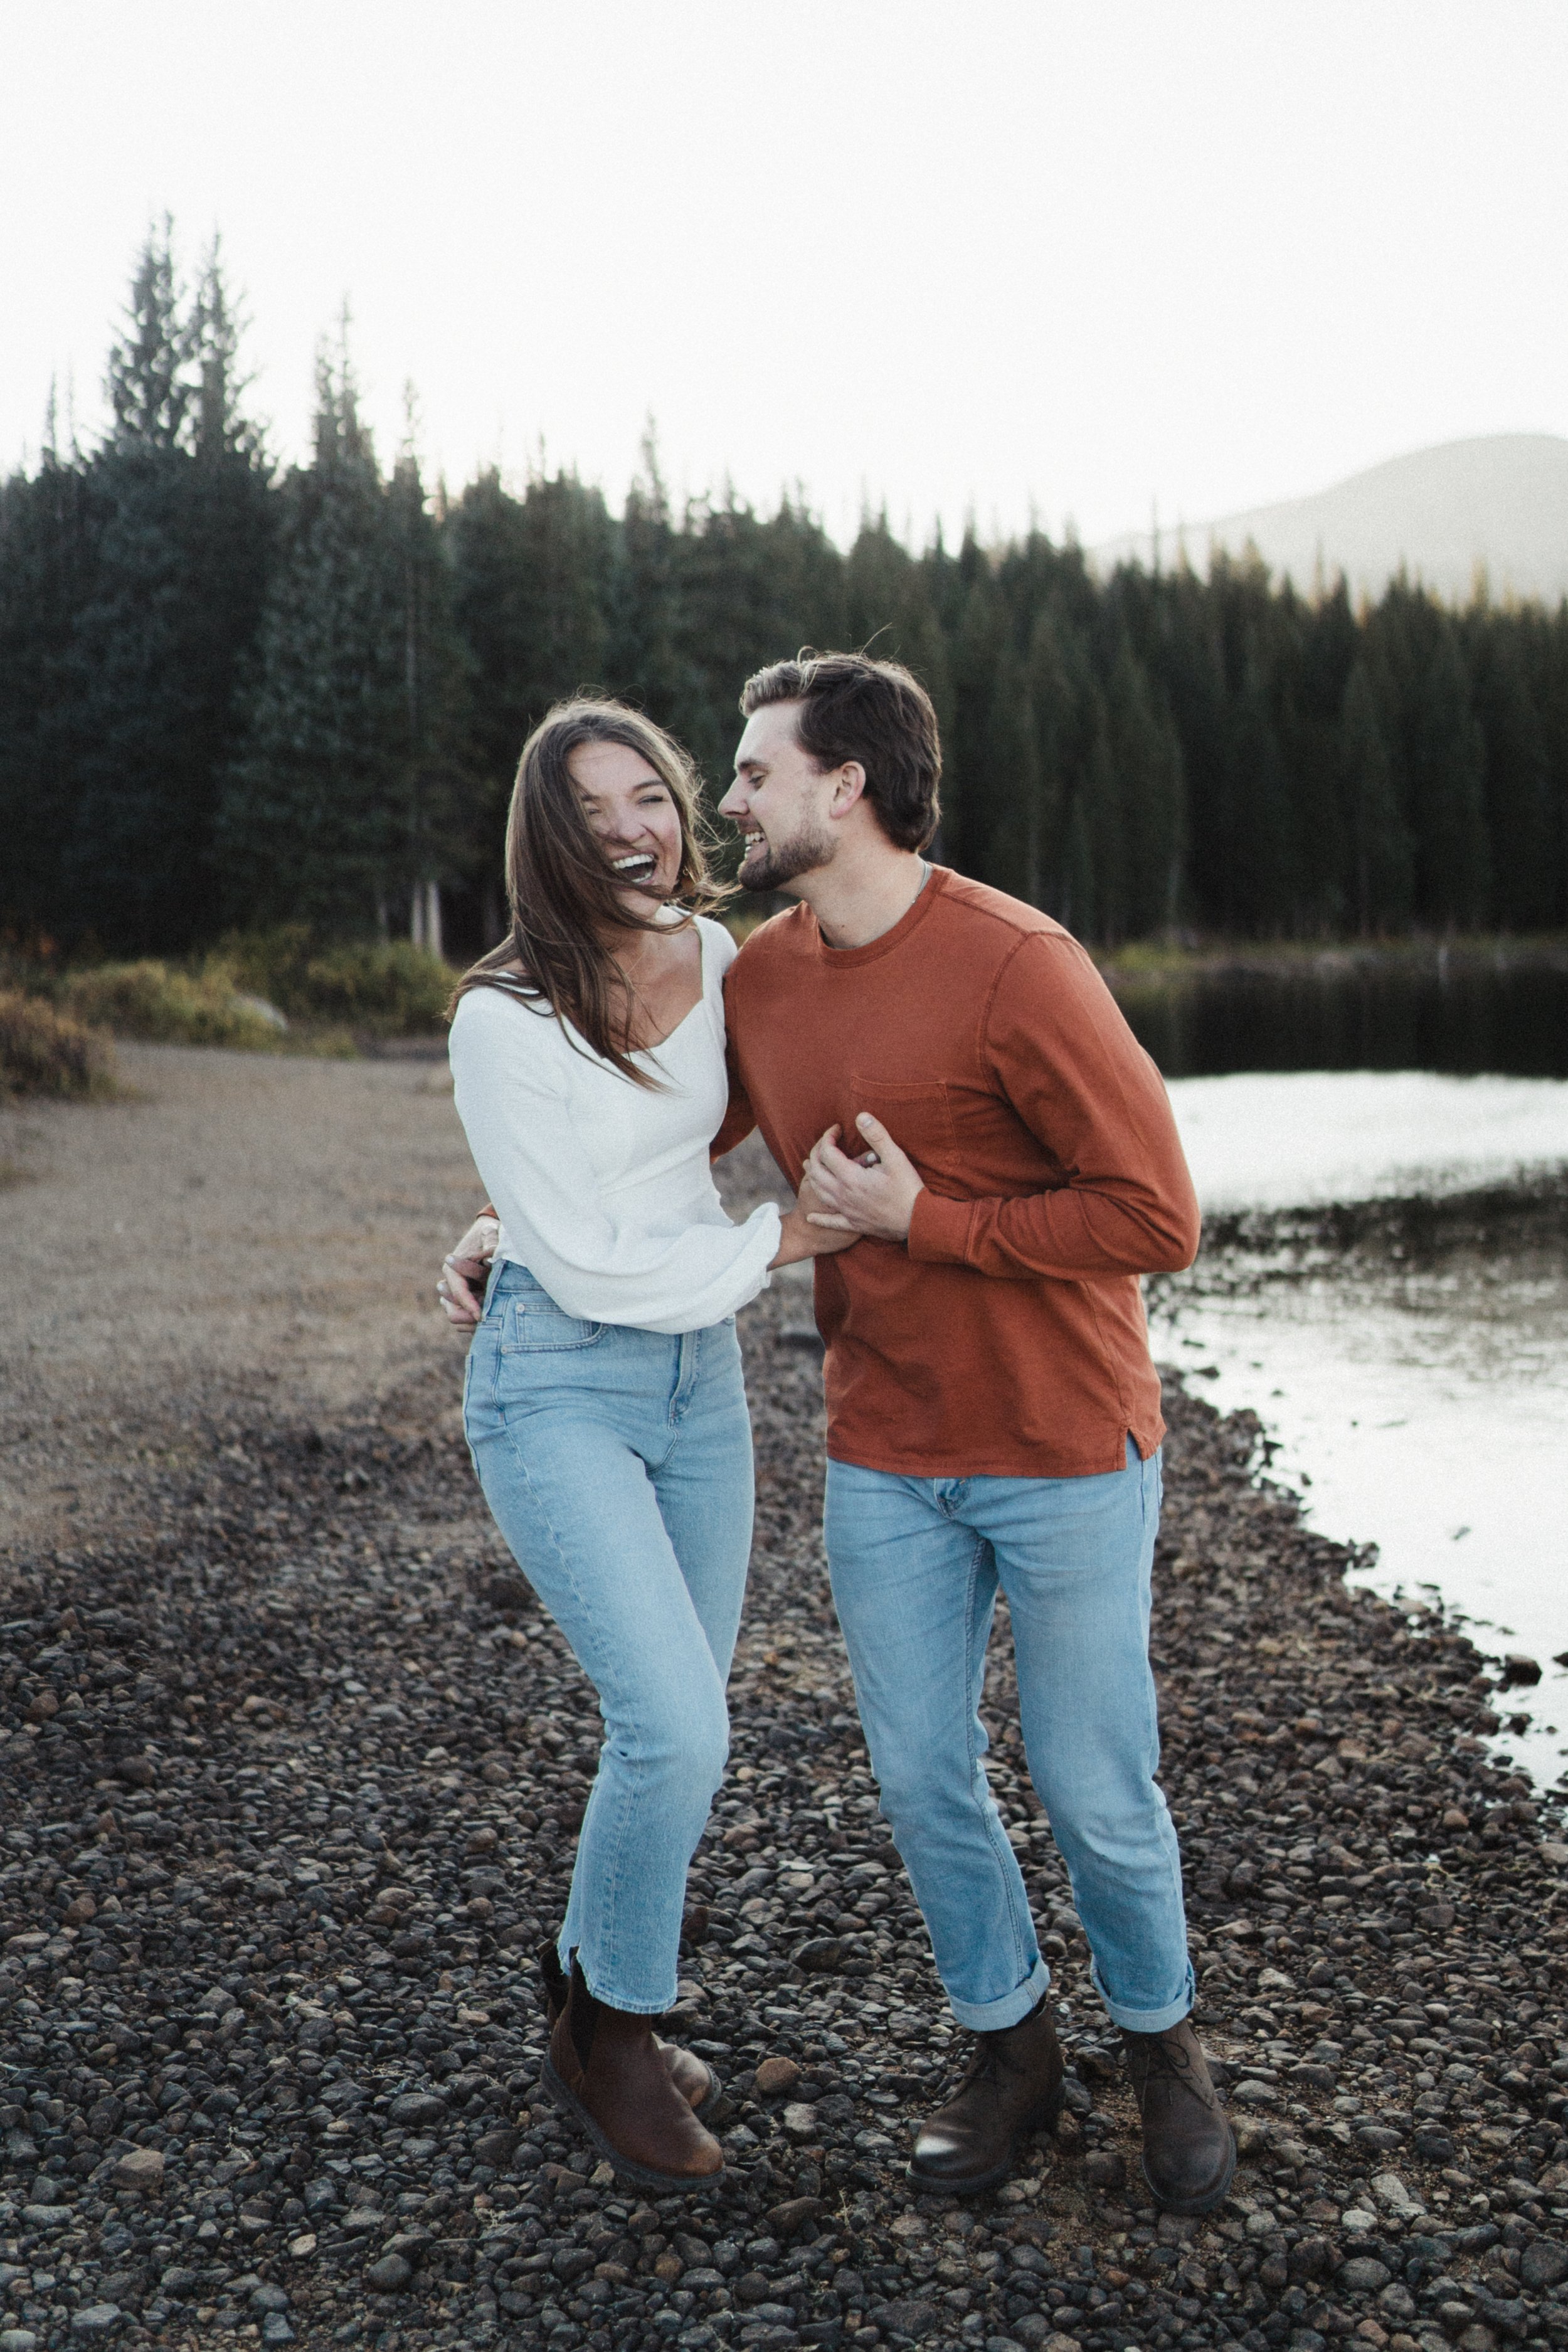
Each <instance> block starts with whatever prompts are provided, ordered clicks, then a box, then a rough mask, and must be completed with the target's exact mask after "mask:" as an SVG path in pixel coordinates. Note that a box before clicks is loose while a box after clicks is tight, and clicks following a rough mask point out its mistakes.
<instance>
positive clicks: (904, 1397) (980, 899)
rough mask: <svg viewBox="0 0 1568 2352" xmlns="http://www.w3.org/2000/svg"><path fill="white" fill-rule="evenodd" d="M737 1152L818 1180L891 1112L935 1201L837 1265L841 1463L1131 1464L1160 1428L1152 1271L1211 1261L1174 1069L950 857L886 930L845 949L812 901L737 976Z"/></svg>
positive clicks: (1069, 1473) (892, 1467)
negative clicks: (763, 1149)
mask: <svg viewBox="0 0 1568 2352" xmlns="http://www.w3.org/2000/svg"><path fill="white" fill-rule="evenodd" d="M724 1004H725V1020H726V1024H727V1028H728V1032H729V1050H730V1058H731V1103H730V1111H729V1115H728V1117H727V1118H726V1119H725V1122H724V1125H723V1127H722V1128H721V1130H720V1133H719V1135H718V1137H717V1138H716V1139H715V1141H714V1147H713V1148H714V1150H715V1153H718V1152H721V1151H725V1150H731V1148H732V1147H733V1146H734V1145H735V1144H736V1143H738V1142H739V1141H740V1140H741V1139H742V1136H743V1135H745V1134H746V1133H748V1132H749V1131H750V1129H751V1128H752V1125H753V1124H755V1125H757V1126H760V1128H761V1129H762V1132H763V1138H764V1139H765V1141H766V1143H767V1146H768V1149H769V1150H770V1151H771V1152H772V1153H773V1158H774V1159H775V1160H777V1161H778V1163H779V1166H780V1167H781V1168H782V1169H784V1171H785V1172H786V1173H787V1174H788V1175H789V1176H790V1177H791V1178H792V1180H794V1179H796V1178H798V1175H799V1172H800V1169H801V1165H802V1162H803V1161H804V1160H805V1156H806V1154H807V1152H808V1151H809V1150H810V1149H811V1147H812V1145H813V1144H814V1143H815V1142H816V1139H817V1137H818V1136H819V1135H821V1134H822V1132H823V1131H824V1129H826V1128H828V1127H830V1126H832V1125H833V1124H834V1122H835V1121H837V1122H838V1123H839V1124H840V1125H841V1126H842V1127H843V1129H844V1130H845V1134H846V1137H847V1138H848V1137H851V1136H853V1134H854V1125H853V1122H854V1119H855V1117H856V1114H857V1113H858V1112H859V1111H862V1110H868V1111H871V1112H873V1113H874V1114H875V1116H876V1117H877V1118H879V1119H880V1120H881V1121H882V1122H883V1124H884V1126H885V1127H886V1128H887V1129H888V1130H889V1134H890V1135H891V1136H892V1137H893V1138H894V1139H895V1141H896V1142H898V1143H899V1144H900V1146H901V1147H902V1149H903V1150H905V1151H907V1152H908V1153H909V1155H910V1159H911V1160H913V1161H914V1163H915V1166H916V1168H917V1169H918V1170H919V1171H920V1174H921V1177H922V1179H923V1180H924V1182H925V1186H926V1190H925V1191H924V1192H921V1195H920V1198H919V1200H918V1201H917V1202H916V1204H915V1212H914V1219H913V1223H911V1225H910V1234H909V1240H908V1244H907V1245H906V1244H903V1243H892V1242H883V1241H872V1240H863V1241H860V1242H858V1243H857V1244H856V1246H855V1247H854V1248H853V1249H851V1250H847V1251H845V1252H844V1253H843V1254H842V1255H839V1256H837V1257H823V1258H818V1259H817V1260H816V1319H817V1324H818V1327H819V1328H820V1330H821V1332H822V1336H823V1339H824V1341H825V1342H826V1368H825V1377H826V1390H827V1410H828V1438H827V1446H828V1452H829V1453H830V1454H833V1455H834V1456H835V1457H836V1458H837V1460H839V1461H843V1462H856V1463H861V1464H863V1465H866V1466H867V1467H868V1468H869V1469H874V1470H889V1471H895V1472H900V1473H903V1474H906V1475H916V1476H921V1477H949V1478H957V1477H965V1476H971V1477H973V1476H982V1475H989V1476H994V1477H1026V1478H1062V1477H1081V1476H1085V1475H1092V1474H1094V1473H1097V1472H1103V1471H1110V1470H1119V1469H1120V1468H1121V1466H1122V1464H1123V1462H1124V1461H1125V1459H1126V1442H1127V1438H1128V1436H1129V1435H1131V1438H1132V1439H1133V1441H1134V1443H1135V1444H1136V1445H1137V1447H1138V1450H1139V1453H1140V1454H1143V1455H1145V1456H1147V1455H1148V1454H1151V1453H1152V1451H1153V1450H1154V1448H1155V1446H1156V1445H1158V1444H1159V1443H1160V1440H1161V1438H1162V1437H1163V1433H1164V1423H1163V1419H1162V1417H1161V1412H1160V1382H1159V1376H1158V1374H1157V1373H1156V1372H1155V1370H1154V1367H1153V1364H1152V1360H1151V1359H1150V1354H1149V1340H1148V1330H1147V1326H1146V1324H1145V1321H1144V1317H1143V1302H1142V1293H1141V1290H1140V1286H1139V1276H1141V1275H1142V1274H1151V1273H1155V1272H1163V1271H1169V1270H1173V1269H1175V1268H1177V1267H1180V1266H1184V1265H1190V1264H1191V1263H1192V1260H1193V1257H1194V1255H1195V1253H1196V1250H1197V1244H1198V1208H1197V1202H1196V1199H1195V1198H1194V1192H1193V1186H1192V1180H1191V1178H1190V1176H1189V1175H1188V1173H1187V1167H1186V1162H1185V1160H1184V1158H1183V1154H1182V1147H1181V1143H1180V1141H1179V1139H1178V1138H1177V1135H1176V1128H1175V1121H1174V1119H1173V1117H1172V1114H1171V1106H1170V1102H1169V1100H1168V1098H1167V1097H1166V1094H1165V1089H1164V1086H1163V1082H1162V1080H1161V1077H1160V1074H1159V1072H1158V1071H1157V1070H1156V1069H1155V1067H1154V1065H1153V1063H1152V1061H1151V1060H1150V1059H1149V1056H1148V1055H1147V1054H1145V1053H1144V1052H1143V1050H1142V1046H1140V1045H1138V1043H1137V1041H1136V1040H1135V1039H1134V1037H1133V1035H1132V1034H1131V1030H1130V1029H1129V1028H1128V1026H1127V1024H1126V1022H1125V1021H1124V1020H1123V1019H1122V1017H1121V1013H1120V1012H1119V1011H1118V1010H1117V1007H1116V1004H1115V1002H1114V1000H1113V999H1112V997H1111V995H1110V991H1109V989H1108V988H1107V987H1106V985H1105V983H1104V982H1103V981H1102V980H1101V979H1100V974H1099V973H1098V972H1097V971H1096V970H1095V968H1094V965H1093V964H1092V962H1091V961H1090V960H1089V957H1088V956H1087V955H1086V954H1085V953H1084V951H1083V950H1082V948H1080V947H1079V944H1078V942H1077V941H1076V940H1074V939H1072V938H1071V937H1070V936H1069V935H1068V932H1066V931H1065V930H1063V929H1062V928H1061V926H1060V925H1059V924H1058V923H1054V922H1052V921H1051V919H1049V917H1048V916H1046V915H1042V914H1039V913H1037V911H1036V910H1035V908H1032V907H1026V906H1025V905H1023V904H1021V903H1020V902H1019V901H1018V900H1017V899H1014V898H1007V897H1005V895H1004V894H1003V893H1002V892H1001V891H998V890H992V889H988V888H986V887H985V886H984V884H982V883H978V882H971V881H968V880H966V879H965V878H964V877H963V876H961V875H958V874H954V873H952V871H951V870H950V869H949V868H947V867H945V866H935V867H933V868H932V870H931V877H930V879H929V880H928V881H927V883H926V886H925V887H924V889H923V890H922V891H921V893H920V896H919V897H918V898H916V899H915V901H914V903H913V905H912V906H911V907H910V909H909V911H908V913H907V914H905V915H904V916H903V917H902V919H900V921H899V922H898V923H896V924H895V925H894V926H893V928H892V929H891V930H890V931H887V932H885V933H884V934H883V935H882V937H881V938H880V939H878V940H872V941H871V942H870V944H869V945H868V946H867V947H861V948H847V949H834V948H829V947H828V946H826V944H825V942H824V940H823V939H822V935H821V932H820V931H819V930H818V929H817V924H816V918H815V916H814V915H812V913H811V912H810V910H809V909H808V908H805V907H796V908H792V909H791V911H790V912H789V913H787V914H784V915H780V916H777V917H775V918H774V919H773V921H772V922H769V923H765V924H763V926H762V928H761V929H758V930H757V931H754V932H753V933H752V937H751V938H750V939H749V940H747V942H746V944H745V946H744V947H743V948H742V950H741V952H740V954H739V956H738V957H737V958H736V960H735V962H734V963H733V965H732V966H731V971H730V973H729V977H728V980H727V982H726V986H725V999H724Z"/></svg>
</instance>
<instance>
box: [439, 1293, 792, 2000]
mask: <svg viewBox="0 0 1568 2352" xmlns="http://www.w3.org/2000/svg"><path fill="white" fill-rule="evenodd" d="M463 1421H464V1428H465V1430H466V1432H467V1434H468V1446H469V1451H470V1452H471V1454H472V1455H473V1459H474V1466H475V1468H476V1470H477V1471H478V1472H479V1483H480V1485H481V1486H483V1488H484V1494H485V1500H486V1502H487V1503H488V1504H489V1507H490V1510H491V1512H492V1513H493V1514H494V1517H495V1521H496V1525H497V1526H498V1527H499V1528H500V1531H501V1533H502V1535H503V1536H504V1537H505V1538H506V1540H507V1542H508V1544H509V1545H510V1548H511V1551H512V1555H513V1557H514V1559H516V1561H517V1564H518V1566H519V1568H521V1570H522V1572H523V1574H524V1576H526V1577H527V1579H528V1580H529V1582H530V1584H531V1585H532V1587H533V1589H534V1591H536V1592H537V1593H538V1595H539V1597H540V1599H541V1601H542V1602H543V1603H544V1606H545V1607H546V1609H548V1610H549V1612H550V1614H551V1615H552V1617H553V1618H554V1620H555V1622H556V1623H557V1624H558V1625H559V1626H560V1628H561V1630H562V1632H563V1633H564V1634H565V1636H566V1639H567V1641H568V1642H569V1643H571V1645H572V1649H573V1652H574V1654H575V1656H576V1658H577V1662H578V1664H580V1665H581V1666H582V1668H583V1671H584V1674H585V1675H587V1676H588V1679H589V1680H590V1682H591V1683H592V1684H593V1685H594V1687H595V1690H596V1691H597V1692H598V1694H599V1712H600V1714H601V1715H602V1716H603V1717H604V1719H605V1740H604V1745H603V1748H601V1750H600V1755H599V1772H598V1778H597V1779H596V1780H595V1783H594V1789H593V1794H592V1795H591V1797H590V1798H589V1800H588V1809H587V1811H586V1813H585V1815H584V1821H583V1832H582V1837H581V1839H580V1841H579V1843H578V1847H577V1865H576V1868H575V1870H574V1873H573V1877H572V1895H571V1901H570V1902H569V1904H568V1906H567V1910H566V1920H565V1925H564V1926H563V1928H562V1930H561V1939H560V1942H561V1956H562V1958H563V1961H565V1962H567V1963H568V1964H569V1963H570V1959H571V1955H572V1953H573V1952H574V1950H575V1951H576V1952H577V1954H578V1957H579V1958H580V1959H581V1961H582V1966H583V1973H584V1976H585V1977H586V1979H587V1980H588V1987H589V1990H590V1991H592V1992H594V1993H595V1994H596V1995H597V1997H598V1998H599V1999H600V2000H604V2001H607V2002H608V2003H609V2005H610V2007H611V2008H612V2009H619V2010H631V2011H637V2012H639V2013H642V2014H646V2015H657V2014H658V2012H659V2011H663V2010H666V2009H668V2008H669V2007H670V2006H671V2004H672V2002H673V2001H674V2000H675V1993H676V1954H677V1949H678V1947H679V1938H680V1920H681V1911H682V1907H683V1905H684V1899H685V1893H686V1873H687V1866H688V1864H689V1862H690V1860H691V1856H692V1853H693V1852H694V1851H695V1849H696V1845H697V1842H698V1840H699V1838H700V1836H701V1834H702V1831H703V1825H704V1824H705V1822H707V1819H708V1813H709V1808H710V1805H711V1803H712V1801H713V1795H714V1791H715V1790H717V1788H718V1786H719V1782H720V1780H721V1777H722V1775H723V1770H724V1760H725V1758H726V1756H727V1754H728V1752H729V1740H730V1723H729V1717H728V1714H727V1712H726V1710H725V1705H724V1684H725V1680H726V1677H727V1676H728V1675H729V1671H730V1660H731V1655H732V1654H733V1651H734V1647H735V1635H736V1633H737V1631H738V1629H739V1626H740V1622H741V1601H742V1595H743V1593H744V1591H745V1584H746V1562H747V1558H748V1556H749V1554H750V1551H751V1543H752V1432H751V1424H750V1422H749V1420H748V1418H747V1413H746V1392H745V1388H744V1386H743V1384H742V1377H741V1351H740V1348H739V1345H738V1343H737V1341H736V1338H735V1328H734V1324H733V1322H732V1321H731V1322H726V1323H718V1324H715V1325H713V1326H712V1327H711V1328H710V1329H708V1330H705V1331H688V1332H686V1333H684V1334H683V1335H681V1336H680V1337H679V1338H670V1337H668V1336H666V1335H664V1334H662V1333H659V1332H656V1331H637V1330H633V1329H631V1328H629V1327H627V1326H626V1325H624V1324H616V1323H586V1322H583V1321H581V1320H579V1318H577V1317H575V1316H572V1315H564V1314H563V1313H562V1311H561V1309H560V1308H559V1307H557V1306H556V1305H555V1304H554V1302H553V1300H552V1299H551V1298H550V1297H548V1296H547V1294H546V1293H545V1292H544V1291H543V1290H542V1289H541V1288H540V1286H539V1285H538V1283H537V1282H536V1281H535V1280H534V1278H533V1276H531V1274H529V1273H528V1272H527V1271H526V1270H525V1269H524V1268H523V1267H521V1266H520V1265H512V1264H510V1262H504V1263H503V1264H502V1265H500V1266H499V1267H498V1268H497V1269H496V1272H495V1274H494V1276H492V1278H491V1282H490V1286H489V1295H488V1297H487V1298H486V1302H485V1312H484V1318H483V1320H482V1321H481V1323H480V1324H479V1328H478V1330H477V1331H476V1333H475V1335H474V1340H473V1345H472V1348H471V1349H470V1350H469V1354H468V1371H467V1375H466V1378H465V1383H464V1392H463Z"/></svg>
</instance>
